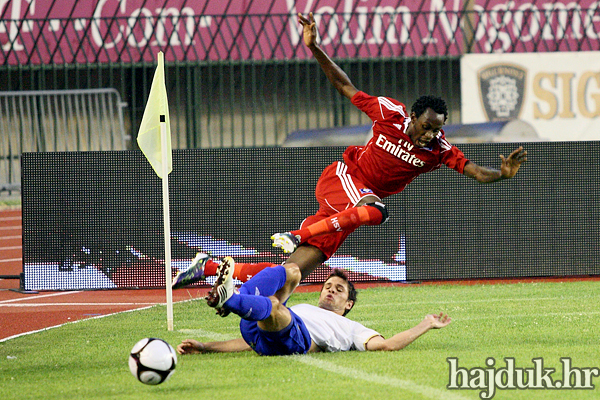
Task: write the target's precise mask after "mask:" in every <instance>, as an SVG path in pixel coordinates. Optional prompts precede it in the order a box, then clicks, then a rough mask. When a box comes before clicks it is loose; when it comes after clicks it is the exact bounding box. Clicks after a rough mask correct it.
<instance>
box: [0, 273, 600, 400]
mask: <svg viewBox="0 0 600 400" xmlns="http://www.w3.org/2000/svg"><path fill="white" fill-rule="evenodd" d="M597 287H598V282H566V283H525V284H497V285H477V286H460V285H431V286H412V285H407V286H406V287H396V288H376V289H364V290H361V291H360V293H359V296H358V303H357V305H356V307H355V309H354V310H353V311H352V312H351V313H350V314H349V317H350V318H352V319H354V320H356V321H359V322H361V323H363V324H364V325H366V326H369V327H371V328H373V329H376V330H377V331H379V332H380V333H382V334H383V335H384V336H386V337H389V336H391V335H393V334H395V333H397V332H399V331H402V330H405V329H408V328H410V327H412V326H414V325H416V324H417V323H418V322H419V321H421V319H422V317H423V316H424V315H425V314H427V313H435V312H439V311H443V312H447V313H448V314H450V316H451V317H452V319H453V322H452V324H451V325H450V326H449V327H447V328H445V329H442V330H432V331H430V332H429V333H428V334H426V335H424V336H423V337H421V338H420V339H418V340H417V341H416V342H415V343H413V344H412V345H410V346H409V347H407V348H405V349H404V350H401V351H398V352H394V353H384V352H366V353H363V352H347V353H336V354H332V353H321V354H314V355H304V356H291V357H259V356H257V355H255V354H254V353H253V352H244V353H232V354H203V355H188V356H180V357H179V362H178V365H177V369H176V371H175V373H174V375H173V376H172V377H171V379H170V380H169V381H167V382H166V383H163V384H161V385H159V386H145V385H143V384H141V383H139V382H137V381H136V379H135V378H134V377H133V376H132V375H131V374H130V372H129V369H128V367H127V358H128V354H129V350H130V349H131V347H132V346H133V345H134V344H135V343H136V342H137V341H138V340H139V339H141V338H144V337H160V338H163V339H165V340H167V341H168V342H170V343H171V344H172V345H173V346H174V347H175V346H176V345H177V344H178V343H179V342H180V341H181V340H182V339H185V338H196V339H198V340H201V341H212V340H225V339H231V338H236V337H238V335H239V331H238V321H239V318H238V317H236V316H235V315H233V314H232V315H231V316H229V317H227V318H224V319H223V318H220V317H218V316H216V315H214V313H213V310H212V309H209V308H208V307H206V305H205V304H204V303H203V302H202V301H190V302H185V303H178V304H175V307H174V315H175V330H174V331H173V332H168V331H167V329H166V317H165V316H166V309H165V307H164V306H156V307H152V308H150V309H146V310H141V311H136V312H128V313H122V314H117V315H112V316H108V317H105V318H99V319H90V320H84V321H80V322H78V323H72V324H67V325H65V326H62V327H60V328H57V329H51V330H48V331H45V332H40V333H36V334H32V335H28V336H23V337H20V338H16V339H12V340H9V341H7V342H3V343H0V398H2V399H13V398H14V399H16V398H18V399H40V398H43V399H82V398H85V399H109V398H113V399H163V398H168V399H170V398H176V399H178V400H183V399H198V398H209V397H218V398H244V399H267V398H268V399H271V398H273V399H275V398H276V399H294V400H297V399H331V398H334V399H336V398H337V399H341V398H348V399H359V398H369V399H453V398H456V399H461V398H466V399H477V398H479V393H480V390H448V389H447V388H446V385H448V379H449V377H448V376H449V365H448V362H447V361H446V358H447V357H458V360H459V361H458V362H459V366H460V367H467V368H471V367H480V368H485V367H486V365H485V360H486V359H487V358H488V357H493V358H495V360H496V367H497V368H500V367H504V366H505V364H504V361H503V359H504V357H514V358H515V363H516V366H517V367H521V368H531V367H532V361H531V360H532V359H533V358H536V357H543V358H544V367H553V368H557V369H558V371H559V372H557V373H555V374H553V375H552V378H553V379H554V380H557V379H560V378H562V377H561V373H560V371H561V363H560V358H561V357H570V358H571V359H572V363H573V366H575V367H580V368H584V367H600V357H598V355H599V351H598V334H597V332H600V321H599V319H598V314H599V313H600V312H599V311H598V308H597V305H598V304H599V300H600V294H599V292H598V290H597ZM316 299H317V294H316V293H298V294H294V295H293V296H292V299H290V302H289V303H290V305H293V304H297V303H312V304H315V303H316ZM14 357H16V358H14ZM592 383H593V384H594V385H595V386H598V385H600V377H597V378H594V379H593V381H592ZM599 396H600V389H598V388H596V389H593V390H532V389H529V390H498V391H497V392H496V395H495V397H494V398H495V399H588V398H589V399H591V398H598V397H599Z"/></svg>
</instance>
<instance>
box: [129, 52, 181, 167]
mask: <svg viewBox="0 0 600 400" xmlns="http://www.w3.org/2000/svg"><path fill="white" fill-rule="evenodd" d="M161 115H164V116H165V122H166V128H167V129H166V133H167V140H166V143H167V146H166V148H165V149H163V148H162V144H161V129H160V116H161ZM137 143H138V146H139V147H140V150H142V152H143V153H144V155H145V156H146V158H147V159H148V162H150V165H152V168H153V169H154V172H156V175H158V177H159V178H161V179H162V178H164V177H163V172H162V171H163V168H162V167H163V165H162V164H163V152H162V150H164V151H165V153H166V157H165V160H166V164H167V167H166V171H167V174H170V173H171V171H172V170H173V155H172V152H171V121H170V119H169V103H168V101H167V87H166V85H165V67H164V54H163V52H162V51H161V52H159V53H158V66H157V67H156V72H155V73H154V79H153V80H152V87H151V88H150V95H149V96H148V102H147V103H146V109H145V110H144V116H143V117H142V123H141V124H140V130H139V131H138V136H137Z"/></svg>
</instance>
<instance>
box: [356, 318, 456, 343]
mask: <svg viewBox="0 0 600 400" xmlns="http://www.w3.org/2000/svg"><path fill="white" fill-rule="evenodd" d="M451 321H452V320H451V319H450V317H449V316H448V315H446V314H444V313H439V314H438V315H434V314H430V315H427V316H425V318H424V319H423V321H421V322H420V323H419V325H417V326H415V327H414V328H410V329H409V330H406V331H404V332H400V333H397V334H395V335H394V336H392V337H391V338H389V339H384V338H383V337H381V336H375V337H373V338H371V340H369V341H368V342H367V345H366V349H367V350H368V351H373V350H383V351H396V350H401V349H403V348H405V347H406V346H408V345H409V344H411V343H412V342H414V341H415V340H417V338H418V337H419V336H421V335H423V334H425V333H427V332H428V331H429V330H430V329H440V328H444V327H446V326H448V325H449V324H450V322H451Z"/></svg>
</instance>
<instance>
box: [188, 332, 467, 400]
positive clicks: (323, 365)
mask: <svg viewBox="0 0 600 400" xmlns="http://www.w3.org/2000/svg"><path fill="white" fill-rule="evenodd" d="M180 332H184V330H181V331H180ZM184 333H187V332H184ZM201 336H203V337H206V338H208V339H210V340H223V339H222V336H223V335H222V334H219V333H216V332H210V331H205V330H202V331H201ZM289 357H290V359H292V360H294V361H298V362H301V363H303V364H306V365H310V366H311V367H317V368H320V369H323V370H325V371H329V372H333V373H336V374H339V375H344V376H346V377H349V378H353V379H362V380H364V381H367V382H373V383H376V384H378V385H387V386H392V387H395V388H399V389H403V390H407V391H409V392H413V393H419V394H421V395H423V396H425V397H428V398H430V399H436V400H437V399H444V400H467V399H468V398H467V397H463V396H460V395H458V394H456V393H453V392H450V391H447V390H440V389H436V388H433V387H430V386H425V385H420V384H418V383H415V382H413V381H409V380H407V379H396V378H390V377H389V376H385V375H377V374H372V373H369V372H365V371H361V370H359V369H354V368H348V367H342V366H340V365H337V364H334V363H332V362H328V361H323V360H319V359H316V358H314V357H312V356H310V355H306V354H303V355H296V356H289Z"/></svg>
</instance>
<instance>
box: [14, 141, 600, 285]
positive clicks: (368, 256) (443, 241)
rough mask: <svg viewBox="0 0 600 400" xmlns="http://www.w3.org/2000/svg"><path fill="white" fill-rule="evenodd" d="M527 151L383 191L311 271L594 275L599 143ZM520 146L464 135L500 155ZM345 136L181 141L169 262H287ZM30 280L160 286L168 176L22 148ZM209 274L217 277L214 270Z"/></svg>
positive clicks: (123, 162)
mask: <svg viewBox="0 0 600 400" xmlns="http://www.w3.org/2000/svg"><path fill="white" fill-rule="evenodd" d="M523 146H524V147H525V148H526V149H527V150H528V152H529V161H528V162H527V163H526V164H524V165H523V167H522V168H521V170H520V172H519V174H518V175H517V176H516V177H515V178H513V179H511V180H507V181H502V182H499V183H495V184H490V185H482V184H479V183H477V182H475V181H472V180H470V179H467V178H465V177H463V176H461V175H459V174H457V173H456V172H454V171H452V170H450V169H448V168H441V169H440V170H438V171H435V172H433V173H430V174H425V175H423V176H421V177H419V178H417V179H416V180H415V181H414V182H413V183H411V184H410V185H409V186H408V187H407V189H406V190H405V191H404V192H403V193H401V194H399V195H396V196H392V197H389V198H386V199H385V203H386V204H387V206H388V209H389V211H390V216H391V217H390V220H389V221H388V222H387V223H386V224H383V225H380V226H375V227H362V228H360V229H358V230H357V231H356V232H355V233H353V234H352V235H350V237H349V239H348V240H347V241H346V242H345V243H344V245H343V246H342V247H341V248H340V249H339V251H338V252H337V253H336V254H335V255H334V257H332V258H331V259H330V260H328V261H327V262H326V263H325V264H324V265H323V266H322V267H320V268H318V269H317V271H315V273H313V274H312V275H311V276H309V278H308V279H307V281H308V282H319V281H322V280H323V279H324V278H325V277H326V276H327V273H328V271H329V270H330V268H335V267H340V268H345V269H347V270H349V271H352V274H353V279H356V280H365V281H368V280H371V281H372V280H388V281H420V280H439V279H443V280H449V279H468V278H514V277H543V276H581V275H598V274H600V254H599V253H600V246H599V243H598V241H599V239H598V238H599V237H600V232H599V229H600V228H599V227H600V185H599V184H598V183H599V182H600V166H599V165H598V163H597V160H596V159H597V154H598V152H599V151H600V142H530V143H523ZM515 147H516V144H501V143H480V144H464V145H461V146H460V148H461V149H462V150H463V151H464V152H465V154H466V156H467V157H468V158H469V159H471V160H473V161H474V162H476V163H478V164H480V165H488V166H495V167H497V166H498V165H499V157H498V155H499V154H504V155H507V154H508V153H510V151H512V150H513V149H514V148H515ZM343 150H344V148H343V147H313V148H270V149H269V148H251V149H202V150H200V149H197V150H177V151H175V152H174V155H173V172H172V173H171V174H170V176H169V184H170V188H169V192H170V209H171V233H172V237H171V243H172V256H173V273H176V272H177V271H178V270H179V269H182V268H186V267H187V265H188V263H189V261H190V260H191V259H192V258H193V256H194V255H195V253H196V252H197V251H205V252H210V253H211V254H212V255H213V257H215V258H219V257H223V256H226V255H230V256H233V257H235V258H236V259H237V260H239V261H242V262H252V261H261V262H273V263H280V262H282V261H283V260H284V259H285V257H284V255H283V254H281V253H280V252H279V251H276V250H274V249H273V248H272V247H271V241H270V239H269V237H270V236H271V234H273V233H275V232H281V231H287V230H290V229H294V228H296V227H298V226H299V224H300V223H301V221H302V220H303V219H304V218H305V217H306V216H307V215H310V214H313V213H314V212H316V210H317V208H318V205H317V203H316V201H315V199H314V193H313V191H314V187H315V184H316V181H317V179H318V177H319V175H320V173H321V171H322V169H323V168H324V167H325V166H327V165H328V164H330V163H331V162H333V161H336V160H339V159H341V154H342V152H343ZM22 161H23V182H22V185H23V188H22V189H23V190H22V199H23V203H22V204H23V206H22V207H23V259H24V267H23V268H24V269H23V272H24V283H23V284H24V289H26V290H64V289H98V288H132V287H139V288H144V287H160V286H161V285H163V286H164V282H165V278H164V238H163V225H162V221H163V220H162V197H161V196H162V194H161V182H160V180H159V179H158V177H157V176H156V175H155V174H154V172H153V171H152V169H151V167H150V165H149V164H148V163H147V161H146V159H145V158H144V157H143V155H142V153H141V152H139V151H107V152H97V151H92V152H47V153H40V152H36V153H25V154H24V155H23V158H22ZM208 282H209V283H210V280H209V281H208Z"/></svg>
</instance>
